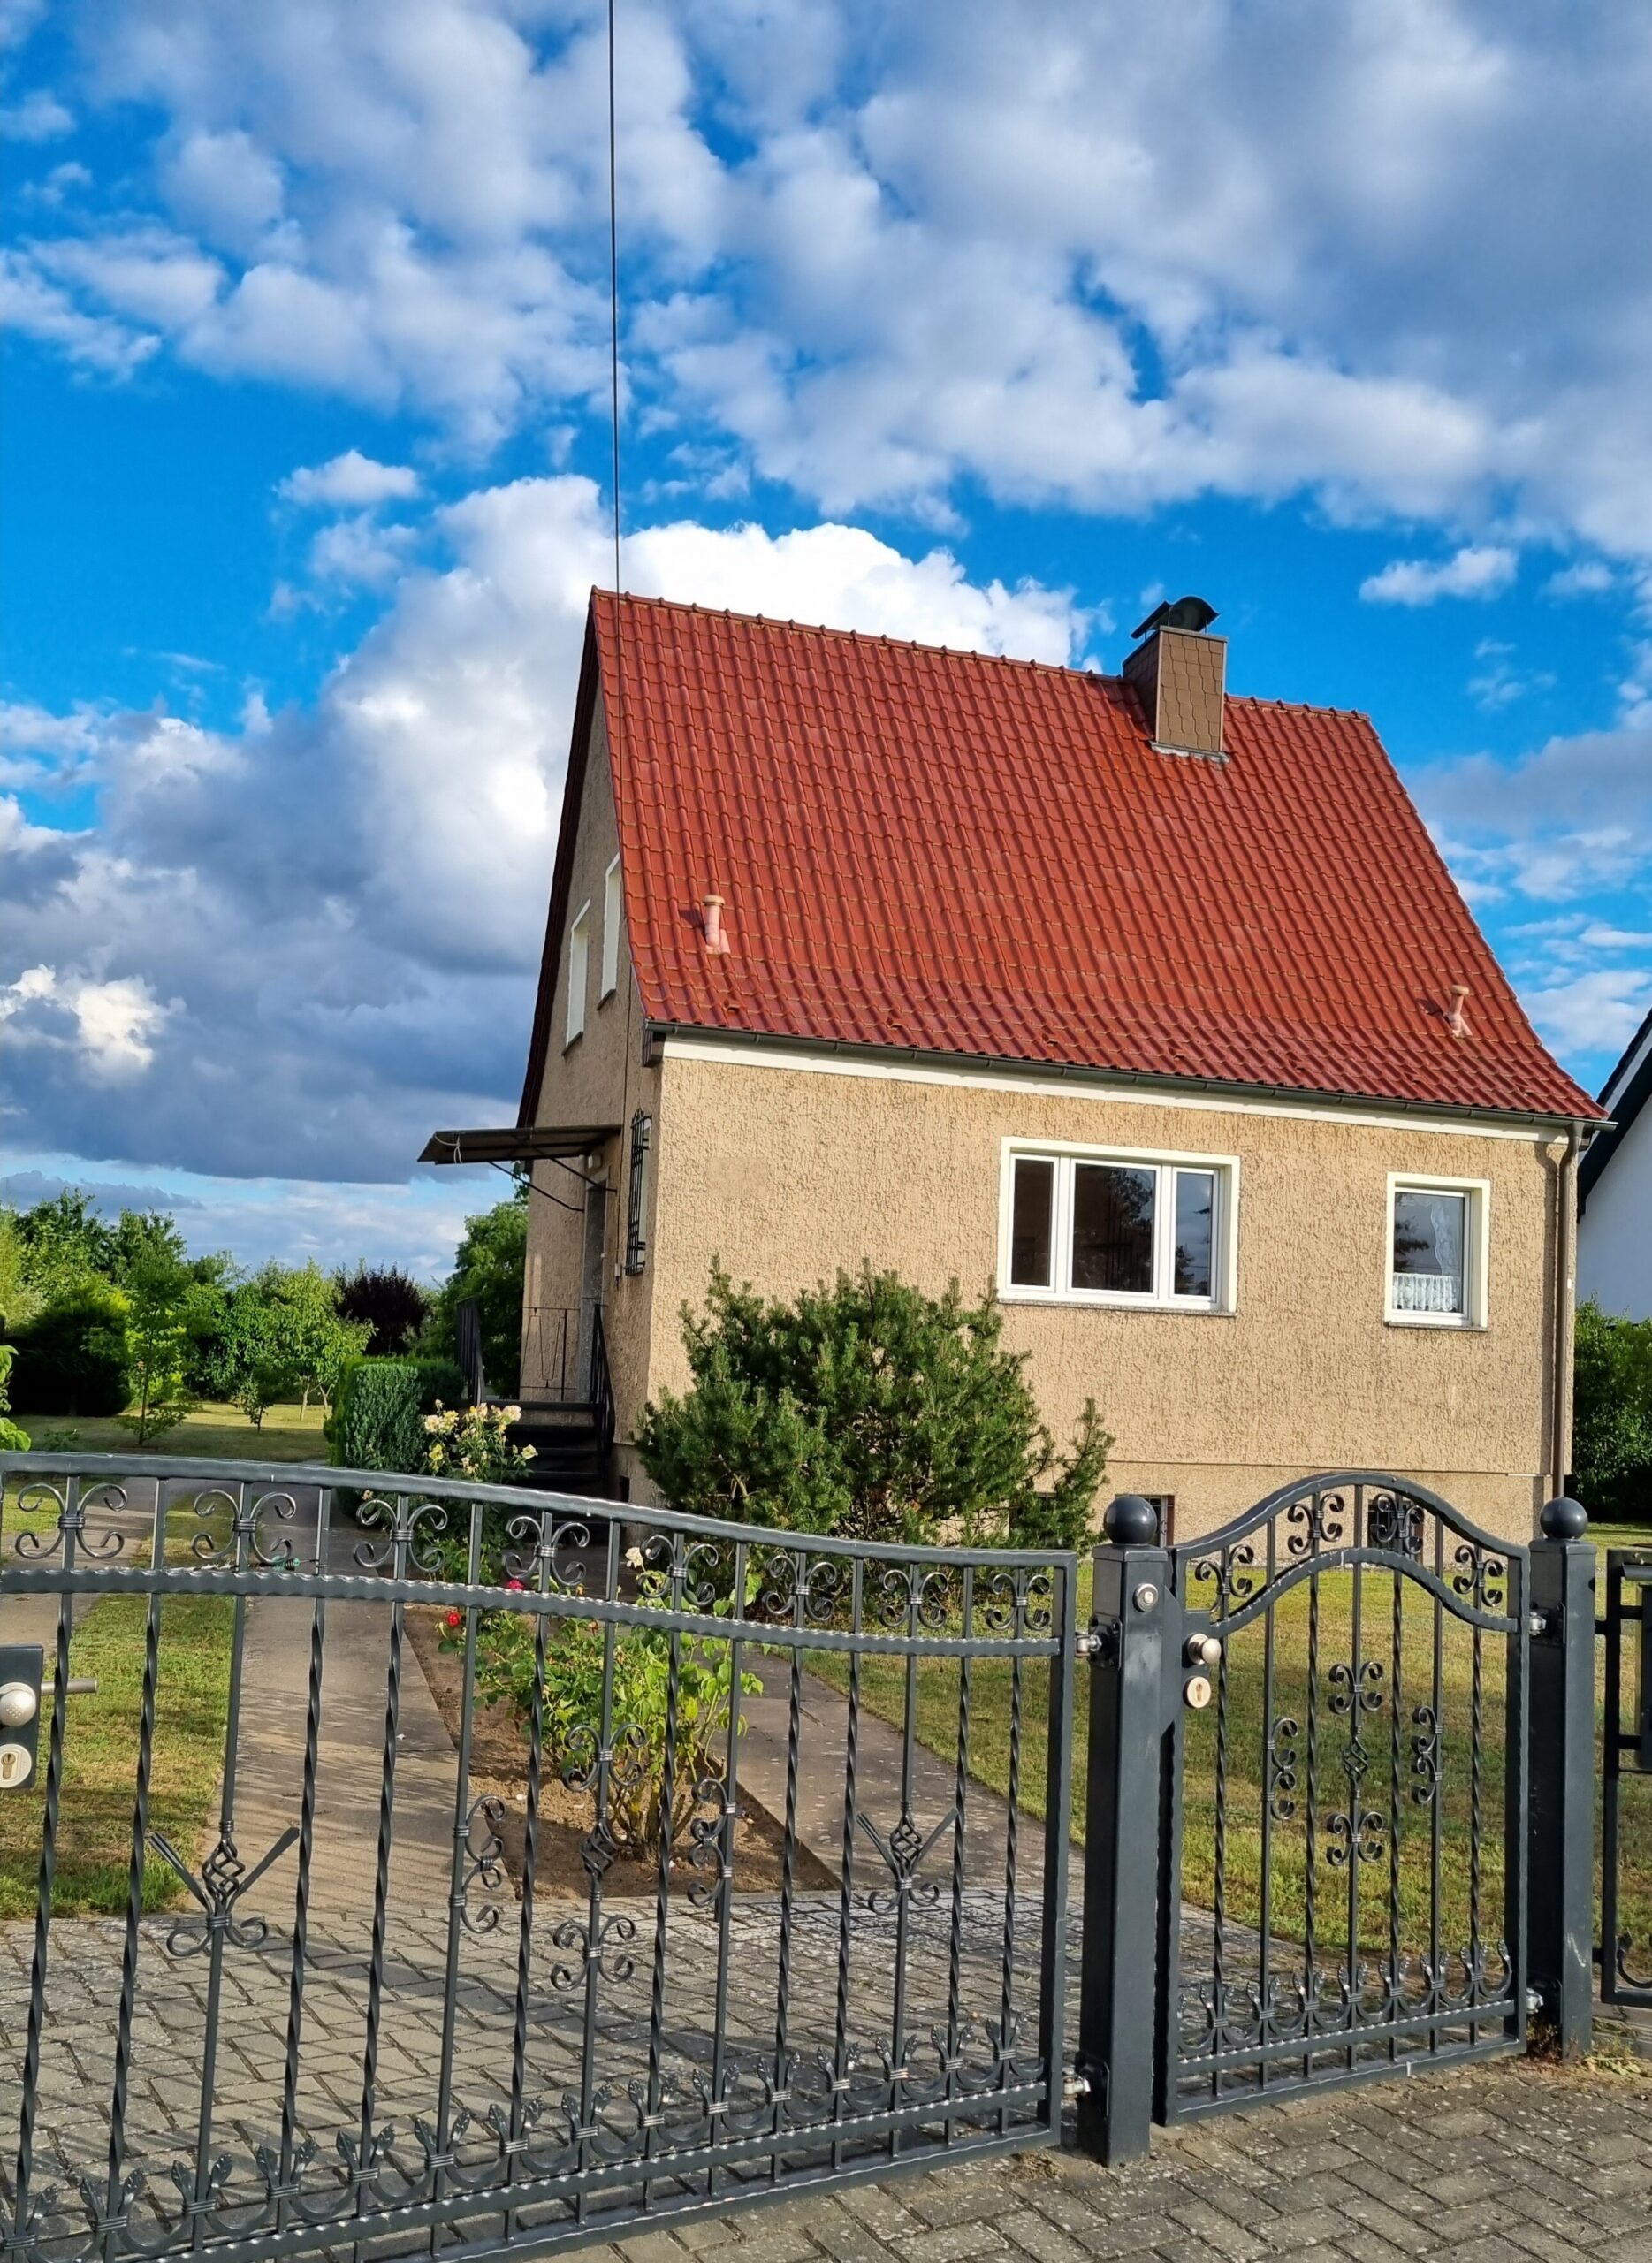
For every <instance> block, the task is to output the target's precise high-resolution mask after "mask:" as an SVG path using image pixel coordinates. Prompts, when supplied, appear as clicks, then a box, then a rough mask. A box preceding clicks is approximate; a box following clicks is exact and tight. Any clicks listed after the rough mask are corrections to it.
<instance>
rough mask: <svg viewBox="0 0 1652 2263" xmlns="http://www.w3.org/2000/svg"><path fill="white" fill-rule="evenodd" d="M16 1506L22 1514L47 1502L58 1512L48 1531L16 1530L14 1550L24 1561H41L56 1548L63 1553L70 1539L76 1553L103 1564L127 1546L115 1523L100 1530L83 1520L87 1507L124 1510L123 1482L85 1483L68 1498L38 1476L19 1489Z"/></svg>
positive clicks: (106, 1510)
mask: <svg viewBox="0 0 1652 2263" xmlns="http://www.w3.org/2000/svg"><path fill="white" fill-rule="evenodd" d="M17 1505H18V1509H19V1512H20V1513H22V1514H24V1515H27V1514H28V1513H29V1512H31V1511H38V1510H40V1509H43V1508H45V1507H47V1506H48V1505H52V1506H55V1507H56V1509H57V1519H56V1520H55V1522H54V1523H53V1524H52V1525H51V1527H50V1528H49V1530H47V1531H44V1532H42V1531H38V1530H26V1531H23V1532H19V1535H18V1536H17V1540H16V1543H15V1547H16V1551H17V1553H18V1554H19V1556H20V1557H22V1558H25V1560H26V1561H28V1562H31V1563H44V1562H45V1561H46V1560H47V1559H48V1558H50V1557H53V1556H56V1555H57V1554H58V1553H59V1551H62V1552H65V1553H66V1552H67V1547H68V1543H69V1541H70V1540H71V1539H72V1541H73V1543H74V1550H75V1554H76V1555H77V1556H80V1557H84V1558H89V1559H90V1560H91V1561H92V1562H94V1563H99V1564H106V1563H108V1562H109V1561H110V1559H111V1558H114V1557H116V1556H118V1555H120V1554H121V1552H122V1551H123V1550H124V1549H125V1547H126V1534H125V1533H124V1532H122V1531H121V1529H120V1528H119V1526H118V1525H108V1526H105V1527H104V1528H103V1530H102V1531H97V1530H95V1529H94V1528H92V1527H91V1526H89V1525H88V1523H87V1520H86V1512H87V1511H88V1508H93V1509H103V1511H105V1512H107V1513H108V1514H110V1515H113V1514H114V1513H115V1512H117V1511H118V1510H120V1509H124V1508H125V1507H126V1487H125V1486H124V1485H117V1484H114V1483H112V1482H111V1483H110V1484H106V1485H88V1486H87V1487H86V1488H85V1489H84V1490H82V1491H80V1492H79V1493H77V1494H76V1495H75V1496H74V1497H73V1498H72V1499H71V1498H70V1497H69V1495H68V1493H67V1491H66V1490H65V1491H62V1492H60V1491H59V1490H58V1489H57V1487H56V1486H55V1485H51V1484H49V1483H48V1482H46V1481H45V1479H43V1478H40V1479H36V1480H35V1481H34V1482H33V1483H31V1484H28V1485H25V1486H24V1487H23V1488H22V1489H21V1490H19V1494H18V1497H17Z"/></svg>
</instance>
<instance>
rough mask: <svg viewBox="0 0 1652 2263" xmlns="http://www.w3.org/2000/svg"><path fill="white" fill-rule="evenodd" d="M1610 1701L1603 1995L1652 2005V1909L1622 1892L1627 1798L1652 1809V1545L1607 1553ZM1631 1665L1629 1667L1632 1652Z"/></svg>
mask: <svg viewBox="0 0 1652 2263" xmlns="http://www.w3.org/2000/svg"><path fill="white" fill-rule="evenodd" d="M1600 1631H1601V1634H1602V1635H1603V1637H1604V1640H1605V1643H1606V1705H1605V1725H1604V1733H1603V1762H1604V1766H1603V1777H1604V1785H1603V1797H1602V1802H1601V1939H1600V1947H1599V1950H1598V1955H1599V1959H1600V1968H1601V2000H1602V2001H1603V2003H1608V2004H1619V2005H1624V2006H1628V2005H1640V2006H1644V2007H1645V2008H1648V2009H1652V1913H1648V1911H1647V1909H1645V1907H1644V1905H1642V1906H1640V1907H1638V1908H1636V1909H1633V1910H1632V1909H1630V1908H1629V1907H1628V1906H1627V1901H1626V1897H1625V1894H1624V1891H1623V1882H1624V1872H1625V1867H1626V1865H1625V1840H1626V1836H1627V1834H1626V1832H1625V1817H1626V1812H1627V1809H1628V1803H1629V1802H1630V1801H1632V1800H1636V1799H1639V1800H1640V1802H1641V1810H1642V1812H1643V1813H1652V1549H1648V1548H1633V1549H1632V1548H1613V1549H1609V1550H1608V1551H1607V1556H1606V1615H1605V1617H1604V1619H1602V1621H1601V1626H1600ZM1632 1652H1633V1665H1631V1662H1630V1660H1631V1653H1632Z"/></svg>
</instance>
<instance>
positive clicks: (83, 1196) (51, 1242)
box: [18, 1186, 115, 1302]
mask: <svg viewBox="0 0 1652 2263" xmlns="http://www.w3.org/2000/svg"><path fill="white" fill-rule="evenodd" d="M18 1232H19V1237H20V1238H21V1240H22V1243H23V1248H24V1253H25V1256H24V1262H25V1266H26V1269H27V1276H28V1279H29V1281H30V1283H31V1284H32V1285H33V1286H34V1288H35V1289H36V1290H37V1291H38V1292H40V1294H41V1295H42V1298H44V1299H46V1301H47V1302H50V1301H51V1300H52V1299H54V1298H55V1297H56V1296H57V1294H58V1293H59V1292H61V1291H62V1290H65V1289H67V1288H72V1287H74V1286H77V1285H78V1284H80V1283H81V1282H83V1281H88V1280H94V1279H103V1280H107V1279H108V1278H109V1277H110V1272H111V1270H112V1268H113V1263H114V1254H115V1237H114V1233H113V1231H112V1230H111V1229H110V1227H109V1226H106V1225H105V1224H104V1223H103V1219H102V1218H100V1217H99V1216H98V1215H97V1212H96V1211H95V1209H94V1208H93V1207H92V1198H91V1197H90V1195H89V1194H87V1193H85V1192H83V1191H82V1190H81V1189H80V1187H78V1186H65V1188H64V1189H63V1191H62V1192H61V1193H58V1194H54V1195H53V1196H52V1198H51V1200H49V1202H36V1203H35V1205H34V1208H33V1209H30V1210H25V1211H24V1212H23V1213H22V1215H21V1216H20V1217H19V1220H18Z"/></svg>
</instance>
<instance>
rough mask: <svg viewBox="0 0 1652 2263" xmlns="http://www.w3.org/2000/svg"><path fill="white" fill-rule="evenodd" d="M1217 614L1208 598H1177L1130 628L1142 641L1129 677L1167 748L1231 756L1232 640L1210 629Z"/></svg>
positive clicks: (1216, 758)
mask: <svg viewBox="0 0 1652 2263" xmlns="http://www.w3.org/2000/svg"><path fill="white" fill-rule="evenodd" d="M1215 618H1216V613H1215V608H1214V606H1208V605H1207V604H1206V602H1205V600H1204V598H1176V602H1175V603H1174V604H1173V605H1161V606H1159V608H1158V610H1157V611H1156V612H1153V613H1149V614H1148V616H1147V618H1146V621H1143V622H1142V623H1141V624H1140V626H1139V627H1138V628H1136V629H1132V630H1131V636H1136V637H1138V638H1139V639H1140V640H1141V641H1140V642H1139V643H1138V644H1137V646H1136V649H1135V651H1133V652H1131V655H1130V658H1129V659H1127V660H1126V661H1125V663H1124V681H1125V682H1126V683H1128V684H1129V685H1130V687H1131V690H1133V691H1134V692H1135V694H1136V697H1138V699H1139V700H1140V702H1141V705H1142V712H1144V713H1145V715H1146V718H1147V728H1148V730H1149V731H1150V732H1151V733H1152V735H1153V744H1154V746H1155V747H1157V748H1158V749H1159V750H1160V751H1161V752H1162V753H1165V754H1191V755H1198V756H1199V757H1200V758H1202V759H1203V760H1205V761H1207V762H1222V761H1224V760H1225V759H1226V750H1225V749H1224V747H1223V745H1222V701H1223V691H1224V685H1225V683H1226V680H1227V671H1228V640H1227V638H1226V637H1225V636H1208V635H1207V633H1206V631H1207V629H1208V628H1209V626H1210V623H1211V622H1212V621H1214V619H1215Z"/></svg>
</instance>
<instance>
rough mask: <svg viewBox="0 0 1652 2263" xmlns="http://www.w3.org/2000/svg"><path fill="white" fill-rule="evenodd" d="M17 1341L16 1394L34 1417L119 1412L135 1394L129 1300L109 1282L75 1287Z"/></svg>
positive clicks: (28, 1325) (29, 1324)
mask: <svg viewBox="0 0 1652 2263" xmlns="http://www.w3.org/2000/svg"><path fill="white" fill-rule="evenodd" d="M13 1341H14V1342H15V1344H16V1345H17V1354H18V1357H17V1373H16V1375H15V1376H14V1377H13V1378H12V1385H11V1389H12V1395H13V1397H14V1398H16V1399H17V1400H18V1402H19V1405H20V1406H25V1407H27V1409H28V1411H29V1413H31V1414H35V1413H38V1414H118V1413H120V1411H121V1409H122V1408H123V1407H124V1406H126V1401H127V1399H128V1398H130V1397H131V1395H132V1372H131V1362H130V1358H129V1354H128V1352H127V1346H126V1298H125V1297H124V1296H123V1295H122V1294H121V1292H120V1291H119V1290H118V1289H114V1288H111V1287H110V1284H108V1282H106V1281H99V1280H95V1279H92V1278H90V1277H85V1278H82V1279H80V1280H79V1281H75V1282H72V1283H71V1284H69V1285H68V1286H66V1287H65V1289H64V1290H63V1291H62V1292H61V1293H60V1294H59V1295H58V1296H57V1297H55V1298H54V1299H53V1300H52V1301H51V1303H49V1305H47V1306H46V1307H44V1309H43V1310H42V1311H40V1312H37V1313H36V1314H34V1317H33V1319H31V1320H29V1321H27V1322H25V1324H24V1325H23V1326H22V1327H21V1328H19V1330H17V1331H16V1334H15V1336H14V1337H13Z"/></svg>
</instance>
